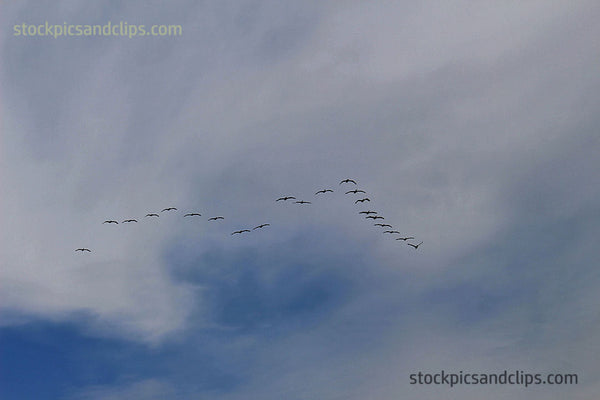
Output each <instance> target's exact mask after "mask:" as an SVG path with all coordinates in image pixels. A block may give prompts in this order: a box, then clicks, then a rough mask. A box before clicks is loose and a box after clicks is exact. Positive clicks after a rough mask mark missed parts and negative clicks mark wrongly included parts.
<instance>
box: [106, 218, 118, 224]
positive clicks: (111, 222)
mask: <svg viewBox="0 0 600 400" xmlns="http://www.w3.org/2000/svg"><path fill="white" fill-rule="evenodd" d="M103 224H118V222H117V221H115V220H113V219H107V220H106V221H104V222H103Z"/></svg>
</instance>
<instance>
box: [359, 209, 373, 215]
mask: <svg viewBox="0 0 600 400" xmlns="http://www.w3.org/2000/svg"><path fill="white" fill-rule="evenodd" d="M359 214H367V215H369V214H377V211H371V210H369V211H361V212H359Z"/></svg>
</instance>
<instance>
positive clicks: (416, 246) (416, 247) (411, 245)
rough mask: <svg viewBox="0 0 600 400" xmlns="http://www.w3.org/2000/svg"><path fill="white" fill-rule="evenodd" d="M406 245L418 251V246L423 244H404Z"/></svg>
mask: <svg viewBox="0 0 600 400" xmlns="http://www.w3.org/2000/svg"><path fill="white" fill-rule="evenodd" d="M406 244H407V245H409V246H410V247H414V248H415V249H418V248H419V246H420V245H422V244H423V242H421V243H419V244H412V243H406Z"/></svg>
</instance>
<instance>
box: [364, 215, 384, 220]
mask: <svg viewBox="0 0 600 400" xmlns="http://www.w3.org/2000/svg"><path fill="white" fill-rule="evenodd" d="M365 219H385V218H383V217H380V216H379V215H367V216H366V217H365Z"/></svg>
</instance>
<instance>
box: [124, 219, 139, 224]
mask: <svg viewBox="0 0 600 400" xmlns="http://www.w3.org/2000/svg"><path fill="white" fill-rule="evenodd" d="M127 222H137V219H126V220H125V221H123V223H124V224H125V223H127Z"/></svg>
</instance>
